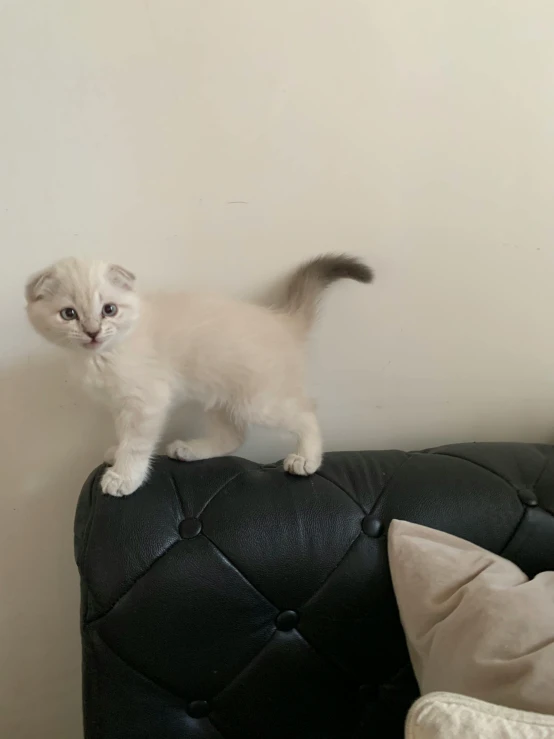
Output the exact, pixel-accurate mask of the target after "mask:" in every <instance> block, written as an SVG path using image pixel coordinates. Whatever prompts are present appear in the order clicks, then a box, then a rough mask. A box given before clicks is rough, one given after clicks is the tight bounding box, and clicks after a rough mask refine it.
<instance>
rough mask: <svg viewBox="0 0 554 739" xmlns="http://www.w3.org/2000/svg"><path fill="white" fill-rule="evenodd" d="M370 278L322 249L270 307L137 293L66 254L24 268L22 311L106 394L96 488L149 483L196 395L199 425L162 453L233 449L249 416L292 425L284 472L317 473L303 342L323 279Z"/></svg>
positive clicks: (126, 490) (111, 269) (114, 269)
mask: <svg viewBox="0 0 554 739" xmlns="http://www.w3.org/2000/svg"><path fill="white" fill-rule="evenodd" d="M372 277H373V274H372V271H371V270H370V269H369V267H367V266H366V265H365V264H363V263H362V262H361V261H359V260H357V259H355V258H353V257H349V256H346V255H325V256H320V257H317V258H316V259H313V260H311V261H309V262H307V263H305V264H303V265H302V266H301V267H299V268H298V269H297V270H296V271H295V272H294V273H293V274H292V276H291V278H290V279H289V281H288V283H287V286H286V289H285V291H284V295H283V298H282V300H281V302H280V303H279V304H278V305H275V306H273V307H271V308H266V307H261V306H258V305H254V304H250V303H246V302H240V301H235V300H230V299H225V298H219V297H210V296H205V295H194V294H181V295H167V296H162V297H157V298H155V299H146V298H140V297H139V296H138V294H137V293H136V292H135V277H134V275H133V274H132V273H131V272H129V271H128V270H126V269H123V267H119V266H116V265H113V264H107V263H105V262H90V263H87V262H82V261H80V260H78V259H72V258H70V259H64V260H61V261H59V262H57V263H56V264H54V265H52V266H51V267H48V268H47V269H45V270H44V271H42V272H40V273H38V274H36V275H34V276H33V277H31V279H30V280H29V282H28V283H27V287H26V298H27V313H28V316H29V319H30V321H31V323H32V325H33V326H34V328H35V329H36V330H37V331H38V333H40V334H41V335H42V336H44V337H45V338H46V339H48V340H49V341H51V342H53V343H54V344H57V345H59V346H61V347H64V348H66V349H70V350H74V357H75V359H76V360H77V361H78V364H77V368H78V371H79V373H80V374H81V376H82V378H83V379H84V382H85V384H86V385H88V386H89V387H91V388H96V389H98V390H101V391H102V393H103V395H104V396H105V397H106V399H107V400H108V402H109V405H110V407H111V409H112V410H113V413H114V419H115V429H116V438H117V446H116V447H114V448H112V449H110V450H108V452H107V453H106V462H108V463H109V464H111V465H112V466H111V467H110V468H108V469H107V470H106V471H105V472H104V475H103V477H102V480H101V487H102V490H103V492H104V493H108V494H109V495H115V496H122V495H130V494H131V493H133V492H134V491H135V490H136V489H137V488H139V487H140V486H141V485H142V483H143V482H144V481H145V479H146V477H147V475H148V468H149V463H150V459H151V456H152V454H153V452H154V449H155V447H156V444H157V442H158V440H159V438H160V436H161V433H162V430H163V427H164V423H165V420H166V416H167V413H168V410H169V408H170V406H171V403H172V401H173V400H175V399H177V397H179V396H180V397H182V398H185V399H189V400H198V401H200V402H201V403H202V404H203V406H204V408H205V410H206V414H207V433H206V435H205V436H203V437H202V438H198V439H192V440H189V441H174V442H173V443H172V444H170V445H169V447H168V449H167V453H168V455H169V456H170V457H173V458H174V459H178V460H182V461H187V462H189V461H192V460H197V459H209V458H210V457H217V456H220V455H223V454H229V453H231V452H233V451H235V450H236V449H237V448H238V447H239V446H240V445H241V444H242V443H243V441H244V438H245V432H246V427H247V425H248V424H249V423H255V424H262V425H265V426H272V427H280V428H284V429H287V430H288V431H292V432H293V433H295V434H296V435H297V437H298V448H297V450H296V452H295V453H294V454H289V455H288V457H286V459H285V461H284V466H285V470H286V471H287V472H290V473H292V474H295V475H310V474H312V473H314V472H315V471H316V470H317V469H318V467H319V466H320V464H321V460H322V442H321V435H320V431H319V426H318V422H317V418H316V416H315V413H314V407H313V403H312V401H311V400H309V399H308V398H307V397H306V395H305V391H304V352H303V348H304V347H303V344H304V340H305V337H306V334H307V332H308V330H309V328H310V326H311V325H312V323H313V321H314V319H315V316H316V312H317V305H318V301H319V298H320V295H321V293H322V291H323V290H324V288H325V287H327V285H329V284H330V283H332V282H334V281H335V280H339V279H342V278H349V279H352V280H357V281H358V282H365V283H368V282H371V280H372Z"/></svg>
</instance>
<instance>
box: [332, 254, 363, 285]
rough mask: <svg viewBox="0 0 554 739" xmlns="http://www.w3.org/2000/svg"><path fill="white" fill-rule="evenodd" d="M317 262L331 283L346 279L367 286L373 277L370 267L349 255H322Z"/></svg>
mask: <svg viewBox="0 0 554 739" xmlns="http://www.w3.org/2000/svg"><path fill="white" fill-rule="evenodd" d="M319 260H320V264H321V266H322V267H323V269H324V271H325V272H326V273H327V277H328V279H330V280H332V281H334V280H340V279H345V278H346V279H349V280H355V281H356V282H363V283H365V284H369V283H370V282H373V279H374V277H375V272H374V271H373V270H372V269H371V267H368V265H367V264H366V263H365V262H362V260H361V259H358V257H353V256H351V255H350V254H323V255H322V256H321V257H319Z"/></svg>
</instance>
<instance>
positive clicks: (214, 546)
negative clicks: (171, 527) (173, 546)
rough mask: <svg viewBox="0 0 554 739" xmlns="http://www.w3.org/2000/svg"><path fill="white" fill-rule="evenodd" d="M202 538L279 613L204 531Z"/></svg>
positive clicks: (273, 604)
mask: <svg viewBox="0 0 554 739" xmlns="http://www.w3.org/2000/svg"><path fill="white" fill-rule="evenodd" d="M202 536H203V537H204V538H205V539H206V541H209V542H210V544H211V545H212V546H213V548H214V549H215V550H216V551H217V552H219V555H220V556H221V557H223V559H224V560H225V561H226V562H228V563H229V564H230V565H231V567H232V568H233V569H234V570H235V572H237V573H238V574H239V575H240V576H241V578H242V579H243V580H244V582H246V583H247V584H248V585H249V586H250V587H251V588H252V590H254V591H255V592H256V593H257V594H258V595H259V596H260V598H263V599H264V600H265V601H266V602H267V603H268V604H269V605H270V606H271V607H272V608H274V609H275V612H276V613H279V612H280V609H279V608H277V606H276V605H275V603H273V602H272V601H271V600H270V599H269V598H268V597H267V595H264V593H262V591H261V590H259V588H258V587H257V586H256V585H254V583H252V582H251V581H250V578H248V577H246V575H245V574H244V572H242V570H240V569H239V568H238V567H237V565H236V564H235V563H234V562H233V560H232V559H229V557H228V556H227V555H226V554H225V552H224V551H223V550H222V549H220V547H219V546H218V545H217V544H216V543H215V541H213V539H211V538H210V537H209V536H208V535H207V534H206V533H204V531H202Z"/></svg>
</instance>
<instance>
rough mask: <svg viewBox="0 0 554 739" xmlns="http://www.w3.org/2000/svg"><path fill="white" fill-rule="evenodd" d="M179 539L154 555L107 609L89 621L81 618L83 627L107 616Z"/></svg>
mask: <svg viewBox="0 0 554 739" xmlns="http://www.w3.org/2000/svg"><path fill="white" fill-rule="evenodd" d="M181 541H182V539H180V538H179V539H175V541H174V542H172V543H171V544H170V545H169V546H168V547H167V549H165V550H164V551H163V552H162V553H161V554H160V555H159V556H158V557H156V559H154V560H153V561H152V562H151V563H150V564H149V565H148V567H147V568H146V569H145V570H144V571H143V572H141V573H140V575H138V576H137V577H136V578H135V579H134V580H133V582H132V583H131V584H130V585H129V587H128V588H126V589H125V591H124V592H123V593H121V595H119V596H118V597H117V598H116V600H115V601H114V602H113V603H112V604H111V605H109V606H108V608H107V609H106V610H105V611H103V613H101V614H99V615H98V616H95V617H94V618H93V619H91V620H90V621H88V620H83V627H85V628H88V627H90V626H92V625H94V624H96V623H98V621H100V620H101V619H103V618H105V617H106V616H108V615H109V614H110V613H111V611H113V609H114V608H115V607H116V606H117V605H118V604H119V603H120V602H121V601H122V600H123V598H125V596H126V595H128V594H129V593H130V592H131V590H132V589H133V588H134V587H135V585H136V584H137V583H138V582H139V581H140V580H142V578H143V577H145V576H146V575H147V574H148V573H149V572H150V570H151V569H152V568H153V567H154V565H155V564H156V563H157V562H159V561H160V559H162V558H163V557H165V555H166V554H167V553H168V552H169V551H171V550H172V549H173V548H174V547H175V546H177V544H179V542H181Z"/></svg>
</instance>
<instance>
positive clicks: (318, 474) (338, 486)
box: [309, 470, 367, 516]
mask: <svg viewBox="0 0 554 739" xmlns="http://www.w3.org/2000/svg"><path fill="white" fill-rule="evenodd" d="M316 475H317V477H321V479H322V480H325V481H326V482H328V483H329V484H330V485H334V486H335V487H336V488H337V490H340V491H341V492H342V493H344V494H345V495H346V497H347V498H348V499H349V500H351V501H352V503H354V505H356V506H358V508H359V509H360V511H361V512H362V513H363V514H364V516H366V515H367V511H366V510H365V508H363V506H362V505H361V503H358V501H357V500H355V499H354V498H353V497H352V496H351V495H350V493H349V492H348V491H347V490H345V489H344V488H343V487H342V485H339V484H338V482H335V481H334V480H330V479H329V478H328V477H327V476H326V475H323V474H322V473H321V472H320V471H319V470H317V471H316V472H314V474H313V475H310V478H309V479H310V480H311V481H312V489H313V478H314V477H315V476H316Z"/></svg>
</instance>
